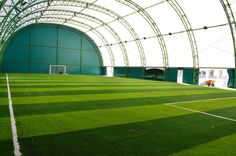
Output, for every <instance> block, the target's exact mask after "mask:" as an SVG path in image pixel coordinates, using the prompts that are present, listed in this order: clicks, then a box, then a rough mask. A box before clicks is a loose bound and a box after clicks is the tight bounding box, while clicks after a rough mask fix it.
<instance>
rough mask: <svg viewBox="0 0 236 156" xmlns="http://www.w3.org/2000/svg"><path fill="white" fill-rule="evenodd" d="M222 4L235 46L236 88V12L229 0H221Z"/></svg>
mask: <svg viewBox="0 0 236 156" xmlns="http://www.w3.org/2000/svg"><path fill="white" fill-rule="evenodd" d="M220 3H221V5H222V6H223V8H224V11H225V14H226V16H227V19H228V23H229V27H230V31H231V36H232V40H233V47H234V60H235V61H234V62H235V75H234V77H235V79H234V88H236V21H235V17H234V12H233V10H232V8H231V6H230V3H229V1H228V0H220Z"/></svg>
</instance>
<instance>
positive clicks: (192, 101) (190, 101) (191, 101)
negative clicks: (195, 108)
mask: <svg viewBox="0 0 236 156" xmlns="http://www.w3.org/2000/svg"><path fill="white" fill-rule="evenodd" d="M226 99H236V97H225V98H214V99H202V100H189V101H181V102H169V103H164V104H165V105H171V104H172V105H173V104H180V103H194V102H204V101H215V100H226Z"/></svg>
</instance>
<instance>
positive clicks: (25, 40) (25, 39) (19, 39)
mask: <svg viewBox="0 0 236 156" xmlns="http://www.w3.org/2000/svg"><path fill="white" fill-rule="evenodd" d="M21 32H22V33H20V34H19V35H16V36H15V37H14V38H13V39H12V43H18V44H19V43H21V44H29V41H30V36H29V35H30V30H29V29H26V28H23V29H22V30H21ZM25 34H28V35H25Z"/></svg>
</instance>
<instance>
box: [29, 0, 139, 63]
mask: <svg viewBox="0 0 236 156" xmlns="http://www.w3.org/2000/svg"><path fill="white" fill-rule="evenodd" d="M33 2H34V3H33ZM33 2H32V4H31V6H34V5H38V4H44V3H46V4H47V2H48V1H45V0H44V1H40V2H37V3H36V2H35V1H33ZM28 6H30V5H28ZM50 6H74V7H81V8H87V9H91V10H94V11H98V12H102V13H104V14H106V15H109V16H111V17H112V18H114V19H116V20H117V21H120V22H121V24H122V25H123V26H124V27H125V28H126V29H127V30H128V31H129V32H130V34H131V35H132V36H133V38H134V40H135V39H137V38H138V35H137V33H136V32H135V30H134V29H133V28H132V26H131V25H130V24H129V23H128V22H127V21H126V20H124V19H123V18H122V17H120V16H119V15H118V14H116V13H115V12H113V11H111V10H109V9H107V8H104V7H101V6H97V5H95V4H89V5H88V3H86V2H82V1H62V0H59V1H52V3H51V4H50ZM36 7H37V6H36ZM42 11H43V10H42ZM92 29H94V28H92ZM92 29H91V30H92ZM91 30H89V31H91ZM135 42H136V45H137V47H138V49H139V51H143V47H142V43H141V42H140V41H139V40H135ZM122 52H123V55H124V57H125V58H126V59H125V65H126V66H129V63H128V55H127V53H124V51H122Z"/></svg>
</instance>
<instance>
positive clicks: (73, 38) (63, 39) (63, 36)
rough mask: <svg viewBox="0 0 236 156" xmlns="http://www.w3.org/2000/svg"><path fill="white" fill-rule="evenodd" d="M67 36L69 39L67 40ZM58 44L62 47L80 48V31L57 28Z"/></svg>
mask: <svg viewBox="0 0 236 156" xmlns="http://www.w3.org/2000/svg"><path fill="white" fill-rule="evenodd" d="M68 38H70V41H69V42H68ZM58 46H59V47H62V48H70V49H71V48H73V49H80V48H81V33H78V32H75V31H71V30H69V29H68V30H67V29H59V30H58Z"/></svg>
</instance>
